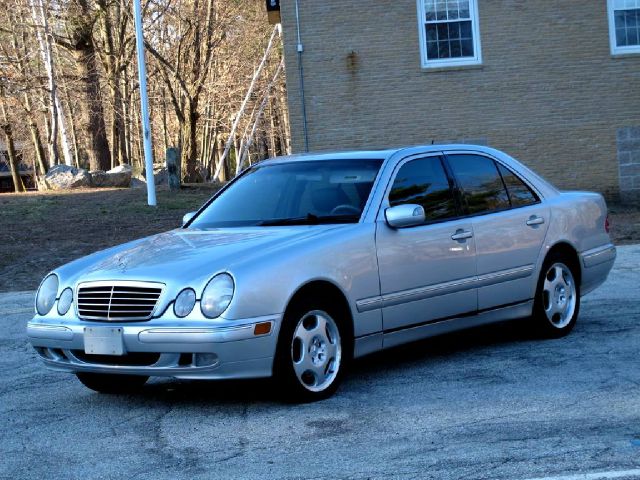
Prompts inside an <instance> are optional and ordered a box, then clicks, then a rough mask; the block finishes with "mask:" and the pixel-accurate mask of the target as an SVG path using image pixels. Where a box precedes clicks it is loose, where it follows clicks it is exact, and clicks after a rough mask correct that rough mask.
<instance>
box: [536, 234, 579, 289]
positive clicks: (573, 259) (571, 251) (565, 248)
mask: <svg viewBox="0 0 640 480" xmlns="http://www.w3.org/2000/svg"><path fill="white" fill-rule="evenodd" d="M555 253H558V254H560V255H562V256H563V258H566V259H567V261H568V262H569V263H571V265H570V266H571V267H573V269H574V271H575V273H576V275H577V277H578V278H577V279H576V280H577V284H578V285H580V284H581V282H582V264H581V262H580V255H579V254H578V251H577V250H576V248H575V247H574V246H573V245H571V243H569V242H567V241H564V240H562V241H559V242H557V243H555V244H553V245H552V246H550V247H548V251H547V253H546V255H545V256H544V259H543V261H542V265H544V262H546V261H547V258H549V257H550V256H551V255H552V254H555Z"/></svg>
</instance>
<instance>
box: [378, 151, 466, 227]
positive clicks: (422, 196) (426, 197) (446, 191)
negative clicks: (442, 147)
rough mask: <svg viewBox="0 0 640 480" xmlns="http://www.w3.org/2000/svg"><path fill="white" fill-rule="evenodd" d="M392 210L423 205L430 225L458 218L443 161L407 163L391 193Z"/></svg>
mask: <svg viewBox="0 0 640 480" xmlns="http://www.w3.org/2000/svg"><path fill="white" fill-rule="evenodd" d="M389 203H390V204H391V206H392V207H394V206H396V205H403V204H406V203H415V204H418V205H422V207H423V208H424V212H425V215H426V219H427V222H433V221H437V220H443V219H446V218H452V217H456V216H457V215H458V212H457V210H456V203H455V199H454V197H453V193H452V191H451V188H450V186H449V179H448V178H447V174H446V173H445V171H444V167H443V166H442V161H441V160H440V158H439V157H429V158H422V159H420V160H412V161H410V162H407V163H405V164H404V165H403V166H402V167H400V170H399V171H398V174H397V175H396V178H395V180H394V182H393V187H391V192H390V193H389Z"/></svg>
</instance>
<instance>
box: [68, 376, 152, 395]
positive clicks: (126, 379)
mask: <svg viewBox="0 0 640 480" xmlns="http://www.w3.org/2000/svg"><path fill="white" fill-rule="evenodd" d="M76 377H78V380H80V382H81V383H82V384H83V385H84V386H85V387H87V388H90V389H91V390H94V391H96V392H100V393H131V392H135V391H136V390H139V389H140V388H141V387H142V386H143V385H144V384H145V383H146V382H147V380H149V377H145V376H142V375H114V374H110V373H88V372H78V373H76Z"/></svg>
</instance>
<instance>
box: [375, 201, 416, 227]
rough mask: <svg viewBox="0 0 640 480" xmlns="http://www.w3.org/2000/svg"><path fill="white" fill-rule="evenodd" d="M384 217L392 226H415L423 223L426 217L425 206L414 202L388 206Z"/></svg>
mask: <svg viewBox="0 0 640 480" xmlns="http://www.w3.org/2000/svg"><path fill="white" fill-rule="evenodd" d="M384 218H385V220H386V221H387V225H389V226H390V227H391V228H404V227H415V226H416V225H422V224H423V223H424V221H425V219H426V217H425V214H424V208H422V206H421V205H415V204H413V203H407V204H405V205H397V206H395V207H391V208H387V209H386V210H385V211H384Z"/></svg>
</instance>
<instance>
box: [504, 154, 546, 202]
mask: <svg viewBox="0 0 640 480" xmlns="http://www.w3.org/2000/svg"><path fill="white" fill-rule="evenodd" d="M498 170H500V175H502V179H503V180H504V184H505V185H506V186H507V191H508V192H509V199H510V200H511V206H512V207H524V206H526V205H532V204H534V203H537V202H538V197H537V196H536V194H535V193H533V191H531V189H530V188H529V187H528V186H527V184H526V183H524V182H523V181H522V180H520V179H519V178H518V177H517V176H516V175H515V174H514V173H513V172H512V171H511V170H509V169H508V168H505V167H503V166H502V165H500V164H498Z"/></svg>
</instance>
